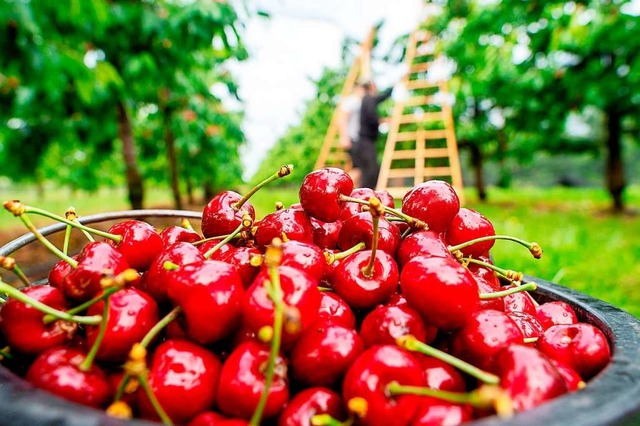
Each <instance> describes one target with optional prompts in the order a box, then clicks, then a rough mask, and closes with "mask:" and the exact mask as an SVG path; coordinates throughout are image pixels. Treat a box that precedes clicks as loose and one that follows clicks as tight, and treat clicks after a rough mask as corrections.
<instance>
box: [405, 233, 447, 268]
mask: <svg viewBox="0 0 640 426" xmlns="http://www.w3.org/2000/svg"><path fill="white" fill-rule="evenodd" d="M416 256H431V257H451V253H450V252H449V249H447V246H446V244H445V242H444V239H443V238H442V234H440V233H438V232H435V231H431V230H423V231H417V232H413V233H411V234H409V235H408V236H407V237H405V238H404V239H403V240H402V242H401V243H400V246H399V247H398V256H397V257H398V264H399V265H400V268H402V267H403V266H404V265H405V264H406V263H407V262H408V261H410V260H411V259H413V258H414V257H416Z"/></svg>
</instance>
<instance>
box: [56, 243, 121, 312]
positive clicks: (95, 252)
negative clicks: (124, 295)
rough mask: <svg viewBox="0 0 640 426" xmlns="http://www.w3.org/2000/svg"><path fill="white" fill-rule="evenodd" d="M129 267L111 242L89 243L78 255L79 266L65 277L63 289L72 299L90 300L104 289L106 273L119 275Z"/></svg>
mask: <svg viewBox="0 0 640 426" xmlns="http://www.w3.org/2000/svg"><path fill="white" fill-rule="evenodd" d="M128 268H129V264H128V263H127V261H126V260H125V258H124V256H123V255H122V253H120V252H119V251H118V250H116V249H115V248H114V247H113V246H111V245H110V244H108V243H105V242H99V241H96V242H93V243H89V244H87V245H86V246H84V248H83V249H82V251H81V252H80V254H79V255H78V267H77V268H75V269H74V270H72V271H71V272H69V274H68V275H67V276H66V277H64V280H63V281H62V291H63V292H64V294H65V296H66V297H68V298H70V299H72V300H75V301H85V300H89V299H91V298H92V297H93V296H95V295H96V294H98V292H99V291H100V290H102V286H101V285H100V280H101V279H102V277H103V275H104V274H105V273H109V274H113V275H118V274H119V273H121V272H123V271H124V270H125V269H128Z"/></svg>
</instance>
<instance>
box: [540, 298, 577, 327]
mask: <svg viewBox="0 0 640 426" xmlns="http://www.w3.org/2000/svg"><path fill="white" fill-rule="evenodd" d="M536 318H537V319H538V321H539V322H540V325H542V327H543V328H544V329H545V330H546V329H547V328H549V327H551V326H552V325H560V324H576V323H577V322H578V316H577V315H576V312H575V311H574V310H573V308H572V307H571V305H569V304H568V303H566V302H563V301H561V300H555V301H552V302H546V303H543V304H541V305H539V306H537V307H536Z"/></svg>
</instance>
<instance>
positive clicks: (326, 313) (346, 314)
mask: <svg viewBox="0 0 640 426" xmlns="http://www.w3.org/2000/svg"><path fill="white" fill-rule="evenodd" d="M320 295H321V299H320V307H319V308H318V319H317V320H316V321H325V320H330V321H332V322H333V323H334V324H338V325H341V326H343V327H346V328H351V329H355V327H356V316H355V315H354V314H353V311H352V310H351V307H349V305H347V302H345V301H344V300H343V299H342V298H341V297H340V296H338V295H337V294H335V293H333V292H331V291H322V292H320Z"/></svg>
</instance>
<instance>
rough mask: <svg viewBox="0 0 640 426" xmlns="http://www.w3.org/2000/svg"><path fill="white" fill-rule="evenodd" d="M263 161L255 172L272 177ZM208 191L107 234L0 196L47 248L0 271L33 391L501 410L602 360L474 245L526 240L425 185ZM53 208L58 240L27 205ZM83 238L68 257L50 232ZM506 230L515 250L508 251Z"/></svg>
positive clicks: (216, 406) (318, 184) (363, 421)
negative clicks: (9, 275)
mask: <svg viewBox="0 0 640 426" xmlns="http://www.w3.org/2000/svg"><path fill="white" fill-rule="evenodd" d="M290 172H291V166H285V167H282V168H281V169H280V170H279V171H278V172H277V173H275V174H274V175H273V176H271V177H269V178H268V179H266V180H265V181H264V182H263V183H262V184H261V185H259V187H262V186H264V185H266V184H267V183H269V182H270V181H272V180H274V179H277V178H280V177H283V176H286V175H287V174H289V173H290ZM259 187H257V188H255V189H254V190H252V191H251V192H250V193H249V194H247V195H246V196H244V197H243V196H241V195H239V194H238V193H236V192H233V191H225V192H222V193H220V194H218V195H217V196H216V197H214V198H213V199H212V200H211V201H210V202H209V203H208V205H207V206H206V207H205V208H204V211H203V216H202V223H201V231H202V235H201V234H199V233H198V232H196V231H195V230H194V229H193V228H192V227H191V226H190V224H189V223H188V222H187V221H183V223H182V224H181V225H180V226H178V225H175V226H169V227H167V228H166V229H164V230H162V231H161V232H159V231H158V230H156V229H155V228H154V227H153V226H151V225H150V224H148V223H146V222H143V221H138V220H125V221H121V222H119V223H117V224H115V225H113V226H112V227H111V228H110V229H109V230H108V231H106V232H104V231H99V230H97V229H93V228H90V227H87V226H85V225H82V224H80V223H79V221H78V220H77V217H76V215H75V213H74V211H73V210H69V211H68V212H67V215H66V216H65V217H61V216H57V215H55V214H52V213H50V212H46V211H43V210H41V209H38V208H35V207H31V206H27V205H25V204H22V203H21V202H19V201H7V202H6V203H5V204H4V205H5V208H6V209H7V210H8V211H9V212H11V213H12V214H13V215H14V216H16V217H18V218H20V219H21V220H22V221H23V222H24V224H25V225H26V226H27V228H28V229H29V230H31V231H32V232H34V233H35V234H36V237H37V238H38V239H39V240H40V241H41V242H42V243H43V244H45V245H47V247H49V249H50V250H51V251H52V252H54V253H56V254H57V255H58V256H59V257H60V259H61V260H60V261H59V262H58V263H57V264H56V265H55V267H53V268H52V270H51V271H50V274H49V279H48V283H47V284H45V285H30V284H29V282H28V280H27V278H26V277H25V276H24V274H23V273H22V271H21V269H20V267H19V265H17V264H16V263H15V261H13V259H11V258H3V259H1V264H2V266H3V267H5V268H6V269H9V270H12V271H14V272H15V273H16V274H17V275H18V276H19V277H20V278H21V279H22V280H23V281H24V283H25V288H23V289H22V290H17V289H15V288H14V287H13V286H10V285H8V284H6V283H4V282H1V281H0V293H2V294H4V295H5V296H6V300H5V299H3V304H2V307H1V309H0V327H1V331H2V346H4V349H2V350H1V351H0V354H1V355H2V356H3V357H4V359H5V362H6V364H7V365H9V366H13V365H19V366H21V367H19V368H18V370H19V371H18V374H24V376H25V378H26V380H27V381H29V382H30V383H32V384H33V385H35V386H36V387H38V388H41V389H45V390H47V391H50V392H51V393H53V394H55V395H57V396H59V397H62V398H66V399H68V400H71V401H74V402H77V403H80V404H84V405H87V406H91V407H95V408H98V409H102V410H106V412H107V413H108V414H109V415H111V416H116V417H122V418H132V417H134V418H143V419H151V420H160V421H162V422H163V423H165V424H188V425H192V426H196V425H197V426H204V425H209V426H212V425H226V426H230V425H246V424H252V425H258V424H277V425H280V426H293V425H314V426H319V425H332V426H335V425H351V424H356V425H385V426H389V425H441V424H447V425H454V424H458V423H462V422H465V421H470V420H473V419H477V418H481V417H486V416H491V415H501V416H509V415H512V414H513V413H517V412H519V411H523V410H527V409H530V408H532V407H535V406H538V405H540V404H542V403H544V402H545V401H547V400H549V399H552V398H555V397H558V396H560V395H563V394H565V393H567V392H573V391H577V390H579V389H580V388H582V387H584V386H585V385H586V384H585V383H586V382H587V381H588V380H589V379H591V378H592V377H593V376H595V375H596V374H598V373H599V372H600V371H601V370H602V369H603V367H604V366H605V365H606V364H607V363H608V362H609V360H610V357H611V355H610V348H609V344H608V342H607V339H606V337H605V336H604V334H603V333H602V332H601V331H600V330H599V329H597V328H595V327H594V326H592V325H590V324H588V323H584V322H580V321H579V320H578V318H577V317H576V314H575V312H574V310H573V309H572V308H571V306H569V305H568V304H566V303H564V302H561V301H553V302H547V303H542V304H539V303H538V302H536V301H535V299H534V298H533V297H531V295H530V294H529V292H530V291H532V290H535V284H534V283H523V282H522V274H521V273H518V272H515V271H511V270H508V269H504V268H502V267H500V266H497V265H494V264H493V263H492V260H491V258H490V256H489V251H490V249H491V248H492V246H493V244H494V242H496V241H497V240H506V241H504V242H500V244H514V245H515V246H523V247H524V248H525V249H528V250H529V251H530V252H531V254H532V255H533V256H534V257H536V258H538V257H540V256H541V255H542V250H541V249H540V247H539V246H538V244H536V243H533V242H527V241H523V240H521V239H519V238H515V237H510V236H503V235H496V233H495V231H494V227H493V225H492V224H491V222H490V221H489V220H488V219H487V218H485V217H484V216H483V215H482V214H480V213H478V212H476V211H474V210H470V209H466V208H461V207H460V203H459V199H458V196H457V195H456V193H455V191H454V190H453V188H452V187H451V186H450V185H449V184H447V183H446V182H443V181H437V180H433V181H428V182H425V183H423V184H420V185H417V186H415V187H414V188H412V189H411V190H410V191H408V192H407V194H406V195H405V196H404V198H403V200H402V206H401V207H400V208H395V207H394V200H393V198H392V197H391V196H389V194H388V193H387V192H385V191H373V190H370V189H364V188H356V189H354V188H353V182H352V180H351V178H350V177H349V176H348V175H347V174H346V173H345V172H344V171H342V170H340V169H336V168H324V169H321V170H316V171H314V172H312V173H310V174H308V175H307V176H306V177H305V178H304V180H303V183H302V186H301V187H300V190H299V199H300V203H299V204H295V205H292V206H290V207H284V206H283V205H282V204H281V203H277V205H276V209H275V211H274V212H272V213H270V214H267V215H266V216H265V217H263V218H261V219H259V220H256V217H255V210H254V208H253V206H252V205H251V204H250V201H248V198H249V197H250V196H251V195H252V194H253V193H254V192H255V190H257V189H259ZM33 214H39V215H45V216H48V217H50V218H54V219H56V220H59V221H62V222H64V223H66V224H67V231H68V232H67V234H66V237H67V238H66V239H65V244H64V247H63V248H58V247H56V246H54V245H53V244H51V242H49V241H48V240H47V239H46V238H45V237H43V236H42V235H40V234H39V233H38V231H37V230H36V229H35V227H34V226H33V225H32V223H31V221H30V219H29V217H30V215H33ZM74 228H76V229H77V230H75V231H73V232H82V233H84V234H85V235H86V238H87V244H86V245H85V246H84V247H83V248H82V250H81V251H80V252H79V253H78V254H77V255H75V256H70V255H69V254H68V247H67V242H68V236H69V232H71V230H72V229H74ZM515 246H514V247H515Z"/></svg>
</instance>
